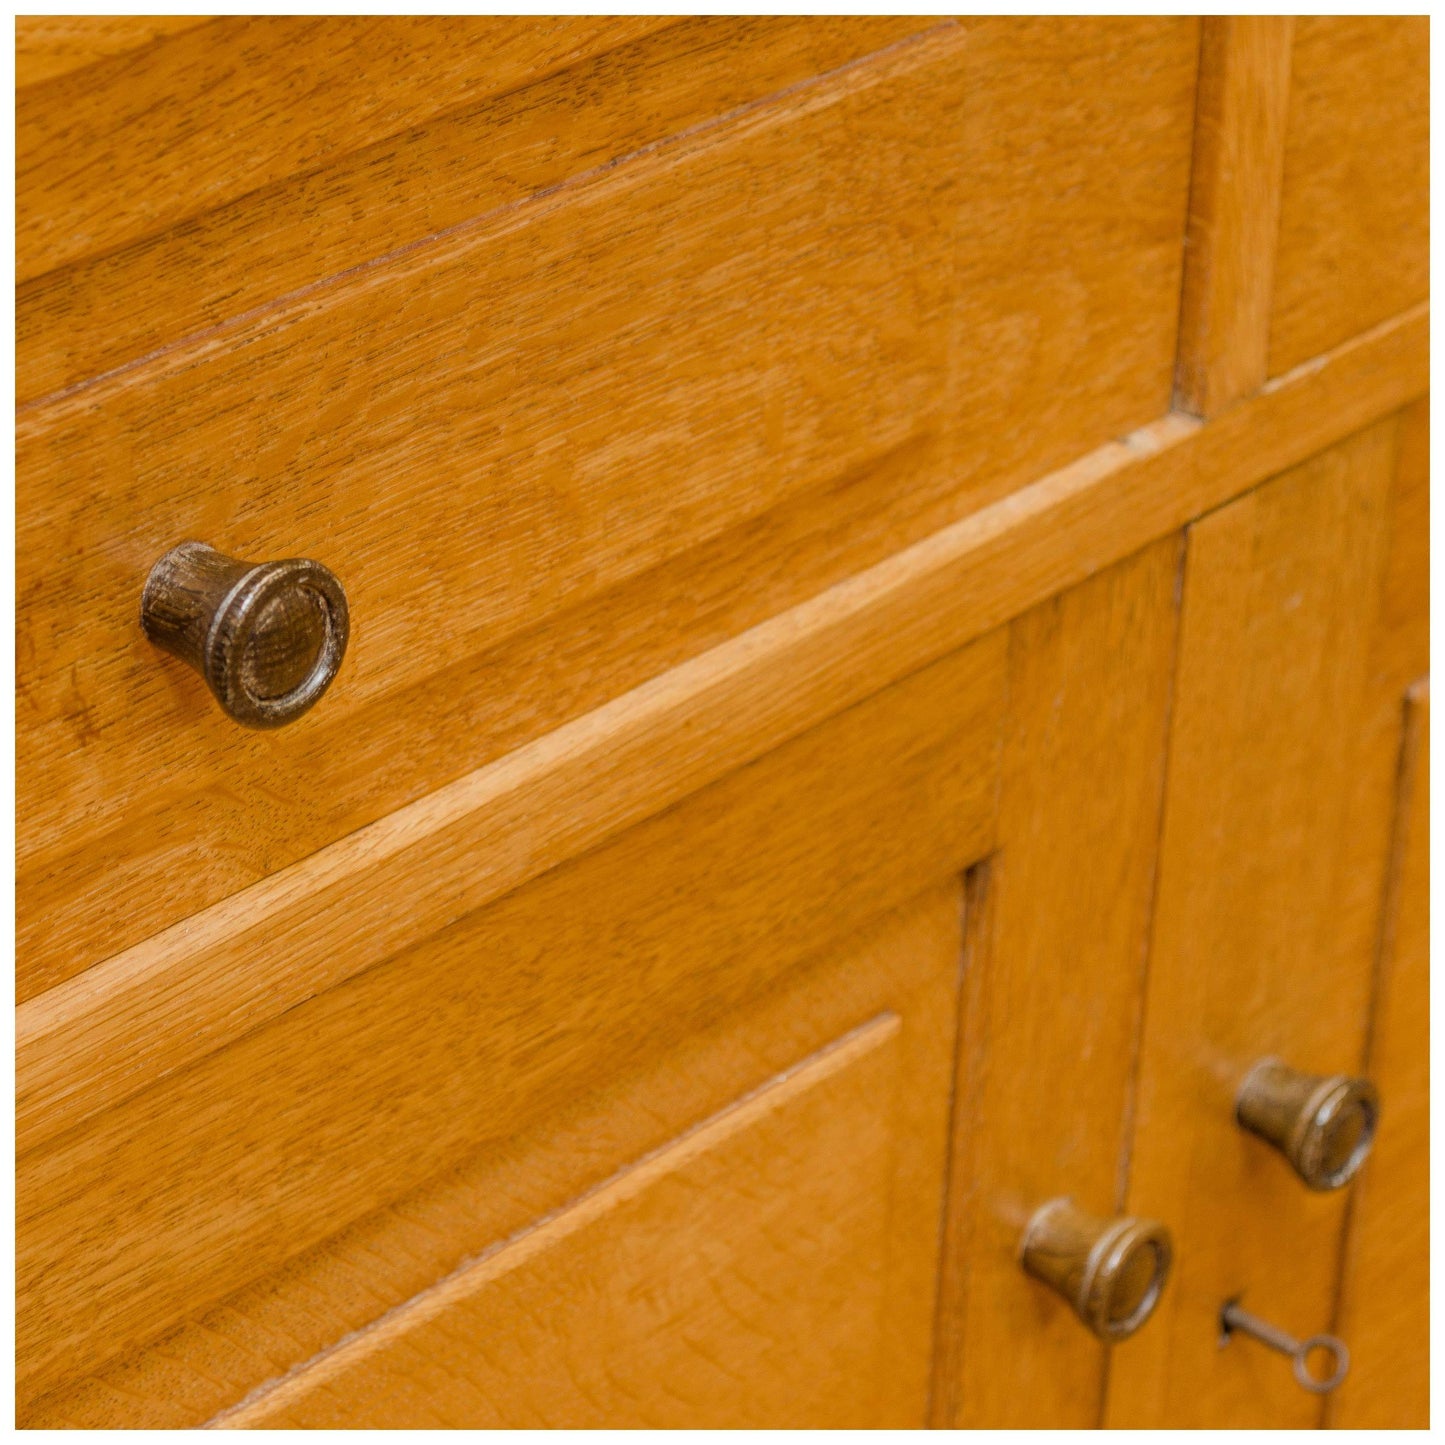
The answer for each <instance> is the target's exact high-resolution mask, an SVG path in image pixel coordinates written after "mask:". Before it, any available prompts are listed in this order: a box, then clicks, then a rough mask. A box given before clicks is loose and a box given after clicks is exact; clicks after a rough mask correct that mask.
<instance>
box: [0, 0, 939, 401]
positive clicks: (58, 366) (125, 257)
mask: <svg viewBox="0 0 1445 1445" xmlns="http://www.w3.org/2000/svg"><path fill="white" fill-rule="evenodd" d="M370 23H372V24H377V23H384V22H377V21H375V20H373V21H372V22H370ZM431 23H432V25H434V26H435V25H438V24H440V25H446V24H448V23H451V24H453V25H455V24H456V23H458V22H456V21H452V22H447V21H432V22H431ZM460 23H461V24H462V25H465V24H466V23H467V22H465V21H462V22H460ZM513 23H514V24H516V22H513ZM565 23H566V24H567V25H569V26H574V27H575V26H576V24H577V23H578V22H576V21H567V22H565ZM612 28H613V29H614V30H616V29H617V28H618V27H617V22H613V27H612ZM633 28H642V29H646V25H645V23H644V22H635V23H634V24H633ZM927 28H928V22H926V21H918V20H907V19H903V18H901V17H900V18H889V17H881V16H880V17H859V18H845V17H834V18H832V19H819V18H816V17H782V18H777V17H752V18H720V17H709V16H702V17H696V18H693V19H689V20H684V21H682V22H679V23H674V24H671V25H668V26H665V27H664V28H663V29H661V30H658V29H651V30H648V32H647V33H645V34H641V35H639V36H637V38H635V39H633V40H631V41H630V42H629V43H626V44H615V45H613V44H611V42H612V41H613V40H617V39H619V36H618V35H616V34H612V35H609V36H607V41H608V46H607V47H604V48H603V50H602V51H601V53H600V54H591V53H583V54H581V55H580V56H579V57H578V58H577V60H576V63H574V64H568V65H566V66H565V67H564V68H562V69H560V70H555V71H552V73H546V72H547V71H548V67H545V66H544V67H543V71H544V73H543V74H542V75H541V76H539V77H527V78H526V83H523V84H520V85H516V86H508V85H504V86H503V87H502V89H501V91H500V92H499V93H495V94H487V95H486V96H485V98H482V99H480V101H479V103H473V104H469V105H466V106H463V107H460V108H456V109H452V110H449V111H447V112H446V113H445V114H442V115H438V116H436V117H435V118H433V119H430V120H427V121H426V122H425V123H423V124H420V125H415V126H413V127H411V128H410V129H408V130H407V131H405V132H403V133H402V134H400V135H391V136H386V137H384V138H382V139H379V140H377V141H376V142H375V143H374V144H372V145H369V146H364V147H362V148H360V149H357V150H355V151H351V152H349V153H348V154H345V155H340V156H333V157H330V158H329V159H328V161H327V163H326V164H324V165H320V166H317V167H314V168H311V169H308V170H303V171H302V172H300V173H299V174H296V175H287V176H285V177H284V178H282V179H278V180H276V181H275V182H274V183H272V184H270V185H266V186H261V187H258V188H256V189H253V190H249V191H247V192H245V193H244V194H242V195H238V196H236V197H235V198H234V199H232V200H229V201H227V202H226V203H225V204H220V205H216V206H214V207H211V208H205V207H204V206H203V208H202V210H201V212H200V213H199V214H194V215H188V216H186V218H185V219H184V220H183V221H181V222H179V223H178V224H176V225H173V226H169V227H167V228H165V229H162V230H160V231H158V232H148V233H146V234H145V235H143V236H141V237H140V238H138V239H136V240H134V241H133V242H131V243H130V244H128V245H124V246H121V247H119V248H113V249H109V250H103V251H102V252H101V253H100V254H98V255H95V256H92V257H88V258H86V259H84V260H80V261H75V262H72V263H70V264H68V265H65V266H62V267H60V268H58V269H56V270H53V271H50V272H48V273H46V275H44V276H42V277H37V278H35V279H34V280H33V281H30V282H27V283H25V284H24V285H22V286H21V287H20V288H19V292H18V294H17V298H16V316H17V319H16V369H17V372H18V378H17V393H16V394H17V397H18V399H19V400H20V401H21V402H22V403H23V402H32V401H36V400H37V399H40V398H42V397H44V396H46V395H47V394H49V393H53V392H55V391H57V390H59V389H61V388H65V387H70V386H75V385H78V384H80V383H83V382H84V381H86V380H87V379H90V378H94V377H95V376H97V375H100V374H102V373H105V372H108V371H111V370H114V369H115V368H117V367H121V366H125V365H129V364H131V363H134V362H136V361H137V359H138V358H141V357H144V356H147V355H149V354H150V353H151V352H153V351H155V350H157V349H159V348H160V347H162V346H167V345H173V344H175V343H177V342H178V341H180V340H182V339H183V338H186V337H191V336H194V335H195V334H196V333H197V332H199V331H203V330H205V329H207V328H209V327H213V326H216V325H219V324H221V323H223V322H225V321H227V320H228V319H230V318H233V317H236V316H240V315H243V314H244V313H246V312H248V311H252V310H254V309H255V308H257V307H260V306H263V305H265V304H266V303H268V302H271V301H274V300H275V299H276V298H278V297H282V296H287V295H290V294H291V293H293V292H295V291H297V290H299V289H301V288H302V287H304V286H308V285H311V284H313V283H315V282H318V281H322V280H325V279H326V278H328V277H332V276H335V275H337V274H338V273H339V272H342V271H345V270H347V269H349V268H351V267H354V266H361V265H376V264H385V259H384V258H387V257H389V256H392V255H394V254H395V253H396V252H398V251H400V250H403V249H404V248H406V247H408V246H413V245H417V244H425V243H426V242H427V241H428V240H429V238H434V237H436V236H437V235H438V233H440V232H444V231H448V230H450V229H451V228H453V227H455V226H459V225H464V224H469V223H475V222H476V221H477V220H478V218H480V217H482V216H485V215H487V214H489V213H492V212H495V211H497V210H498V209H499V208H501V207H504V206H510V205H516V204H518V203H520V202H523V201H526V200H527V199H528V198H530V197H533V196H535V195H537V194H538V193H539V192H542V191H546V190H548V189H550V188H552V187H554V186H558V185H564V184H567V183H569V182H572V181H575V179H576V178H577V177H579V176H585V175H587V174H588V173H590V172H594V171H597V170H599V169H601V168H606V167H610V166H615V165H617V164H619V163H621V162H623V161H624V160H625V159H626V158H627V157H629V156H632V155H635V154H636V153H637V152H638V151H640V150H643V149H645V148H646V147H648V146H651V145H657V144H659V143H661V142H663V141H666V140H668V139H669V138H671V137H674V136H676V135H677V134H678V133H679V132H681V131H685V130H690V129H692V128H694V127H696V126H701V125H708V124H715V123H716V121H717V119H718V117H721V116H725V115H727V114H728V113H729V112H731V111H733V110H736V109H737V108H739V107H741V106H745V105H754V104H757V103H759V102H760V101H762V100H764V99H766V98H767V97H768V96H770V95H773V94H775V93H776V92H777V91H779V90H781V89H785V88H787V87H788V86H791V85H797V84H800V83H802V82H805V81H807V80H809V79H811V78H813V77H815V76H818V75H821V74H825V73H827V72H828V71H830V70H835V69H837V68H839V67H840V66H844V65H847V64H850V63H856V62H857V61H858V60H859V59H860V58H861V57H863V56H866V55H868V54H870V53H872V52H873V51H876V50H878V49H880V48H882V47H884V46H886V45H888V44H890V43H893V42H896V41H898V40H901V39H903V38H905V37H907V36H908V35H910V34H913V33H916V32H918V31H921V30H924V29H927ZM599 39H600V37H599ZM609 47H610V48H609ZM378 258H383V259H382V260H380V261H378Z"/></svg>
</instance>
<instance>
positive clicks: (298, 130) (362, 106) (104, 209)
mask: <svg viewBox="0 0 1445 1445" xmlns="http://www.w3.org/2000/svg"><path fill="white" fill-rule="evenodd" d="M91 23H92V24H94V22H93V21H92V22H91ZM131 23H132V24H133V25H134V24H136V22H134V21H132V22H131ZM146 23H148V22H146ZM665 24H667V21H666V19H665V18H663V17H660V16H639V17H626V16H620V17H595V18H594V17H588V16H576V17H572V16H564V17H545V18H544V17H539V18H538V19H536V20H533V21H530V22H525V23H521V24H519V23H518V22H517V20H516V19H515V18H508V17H499V16H467V17H457V18H453V19H451V20H438V19H436V18H427V17H416V16H383V17H375V16H326V17H322V16H299V15H290V16H278V15H272V16H243V15H238V16H227V17H224V18H222V19H220V20H217V21H215V22H213V23H212V24H210V25H205V26H200V27H197V28H192V29H186V30H184V31H181V32H180V33H173V34H171V35H169V36H168V37H167V38H166V39H165V40H164V41H163V42H162V43H160V44H156V45H152V46H149V47H146V48H145V49H144V50H142V51H139V52H132V53H131V54H127V55H120V56H116V57H114V58H112V59H111V60H109V61H108V62H105V63H103V64H102V65H100V66H91V67H87V69H86V70H85V71H83V72H81V71H76V72H74V73H72V74H70V75H69V76H64V77H60V78H58V79H57V80H55V81H53V82H52V83H50V84H49V85H46V86H44V87H42V88H37V89H33V90H31V89H27V90H25V91H23V92H21V94H20V95H19V96H18V97H17V102H16V114H15V170H16V185H17V201H18V204H17V207H16V228H15V254H16V279H17V280H21V281H23V280H28V279H30V278H31V277H34V276H39V275H42V274H43V273H44V272H46V271H49V270H51V269H52V268H54V267H56V266H60V265H63V264H64V263H66V262H68V261H74V260H77V259H80V258H81V257H84V256H89V255H94V254H95V253H96V252H98V251H102V250H113V249H115V248H116V247H117V246H120V245H123V244H125V243H126V242H127V241H134V240H136V239H138V238H140V237H142V236H147V235H152V234H154V233H155V232H157V231H159V230H162V229H164V228H165V227H166V226H168V225H175V224H176V223H178V222H180V221H184V220H185V219H186V218H188V217H190V216H193V215H195V214H196V213H197V211H198V210H203V209H205V208H207V207H211V206H216V205H220V204H223V203H224V202H226V201H228V200H231V199H234V198H235V197H237V196H241V195H244V194H245V193H247V192H248V191H252V190H255V189H257V188H258V187H261V186H265V185H267V184H270V183H273V182H275V181H278V180H280V179H283V178H284V177H286V176H290V175H294V174H295V173H296V172H297V171H300V170H305V169H310V168H314V167H316V166H319V165H321V164H323V163H325V162H326V161H327V160H328V159H334V158H336V157H338V156H342V155H346V154H348V153H349V152H351V151H353V150H357V149H360V148H361V147H363V146H365V145H368V144H370V143H371V142H373V141H377V140H380V139H382V138H383V137H385V136H390V135H396V134H397V133H398V132H402V131H405V130H406V129H408V128H409V127H411V126H415V125H417V124H419V123H421V122H423V121H426V120H428V119H430V118H431V117H432V116H434V115H436V114H438V113H439V112H441V111H445V110H448V109H450V108H452V107H454V106H459V105H465V104H466V103H467V102H468V101H472V102H475V101H477V100H479V99H481V98H482V97H484V96H487V95H494V94H497V93H498V92H499V91H501V90H505V89H509V88H511V87H512V86H515V85H518V84H521V83H524V82H526V81H527V80H531V79H535V78H536V77H538V76H539V75H545V74H547V73H548V72H549V71H551V70H556V69H560V68H562V67H563V66H566V65H568V64H571V63H574V62H575V61H577V60H579V59H581V58H583V57H585V56H588V55H593V54H597V53H598V52H600V51H602V50H605V49H607V48H609V47H610V46H613V45H617V44H621V43H623V42H624V41H627V40H630V39H632V38H634V37H636V36H637V35H639V34H645V33H647V32H648V31H651V30H656V29H658V28H660V27H661V26H663V25H665Z"/></svg>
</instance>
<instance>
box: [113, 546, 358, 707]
mask: <svg viewBox="0 0 1445 1445" xmlns="http://www.w3.org/2000/svg"><path fill="white" fill-rule="evenodd" d="M141 626H142V627H143V628H144V629H145V633H146V636H147V637H149V638H150V640H151V641H152V642H154V643H155V644H156V646H157V647H163V648H165V650H166V651H167V652H170V653H174V654H175V656H177V657H179V658H180V659H181V660H182V661H183V662H187V663H189V664H190V665H191V666H192V667H194V668H195V669H196V671H197V672H199V673H200V674H201V676H202V677H204V678H205V679H206V683H207V685H208V686H209V687H210V689H211V691H212V692H213V693H214V694H215V695H216V700H217V701H218V702H219V703H220V704H221V706H222V708H224V709H225V711H226V712H227V713H228V714H229V715H230V716H231V717H233V718H234V719H235V720H236V721H237V722H238V723H244V724H245V725H246V726H247V727H252V728H275V727H280V726H281V725H282V724H283V723H288V722H290V721H291V720H292V719H293V718H298V717H300V716H301V714H302V713H304V712H305V711H306V710H307V709H308V708H309V707H311V706H312V704H313V703H315V702H316V700H317V699H318V698H319V697H320V696H321V694H322V693H323V692H325V691H326V689H327V687H328V686H330V683H331V679H332V678H333V677H335V676H336V670H337V668H339V667H340V666H341V659H342V658H343V657H344V656H345V654H346V638H347V631H348V626H349V619H348V616H347V609H346V593H345V592H343V591H342V589H341V583H340V582H338V581H337V580H336V578H335V576H334V575H333V574H332V573H331V572H330V571H328V570H327V569H326V568H325V567H323V566H322V565H321V564H320V563H319V562H309V561H306V560H305V559H303V558H292V559H290V560H288V561H285V562H242V561H238V560H237V559H236V558H234V557H226V556H223V555H222V554H221V553H220V552H217V551H216V550H215V548H213V547H208V546H206V544H205V543H204V542H182V543H181V545H180V546H179V547H173V548H172V549H171V550H170V551H169V552H167V553H166V555H165V556H164V557H162V558H161V559H160V561H159V562H157V563H156V564H155V566H154V567H152V568H151V572H150V576H149V577H147V578H146V585H145V590H144V592H143V593H142V594H141Z"/></svg>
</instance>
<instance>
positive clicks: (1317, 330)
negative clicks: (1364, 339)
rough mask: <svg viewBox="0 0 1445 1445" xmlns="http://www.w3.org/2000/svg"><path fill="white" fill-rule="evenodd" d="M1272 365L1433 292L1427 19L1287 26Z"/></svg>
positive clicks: (1283, 364)
mask: <svg viewBox="0 0 1445 1445" xmlns="http://www.w3.org/2000/svg"><path fill="white" fill-rule="evenodd" d="M1292 75H1293V79H1292V83H1291V96H1290V119H1289V130H1288V133H1287V136H1286V140H1285V169H1284V191H1283V195H1282V198H1281V202H1280V222H1279V250H1278V253H1277V255H1276V258H1275V264H1274V272H1275V282H1274V309H1273V315H1272V318H1271V322H1270V345H1269V369H1270V375H1272V376H1278V375H1279V374H1280V373H1282V372H1285V371H1288V370H1289V369H1290V368H1291V367H1294V366H1298V365H1299V364H1300V363H1302V362H1304V361H1306V360H1307V359H1308V358H1310V357H1312V356H1317V355H1319V354H1320V353H1321V352H1324V351H1328V350H1329V349H1330V348H1331V347H1332V346H1337V345H1338V344H1339V343H1340V342H1341V341H1343V340H1344V339H1345V338H1346V337H1349V336H1353V335H1355V334H1356V333H1357V332H1360V331H1364V330H1365V329H1366V328H1367V327H1370V326H1373V325H1375V323H1376V322H1378V321H1380V320H1381V319H1382V318H1384V317H1386V316H1392V315H1394V314H1395V313H1396V312H1399V311H1403V310H1405V309H1406V308H1407V307H1409V306H1413V305H1414V304H1415V303H1416V302H1418V301H1421V300H1423V299H1424V298H1425V297H1426V296H1427V295H1428V294H1429V286H1430V275H1429V265H1430V231H1429V225H1430V217H1429V186H1430V22H1429V19H1428V17H1426V16H1423V15H1416V16H1345V15H1331V16H1312V17H1308V18H1305V17H1302V18H1301V19H1300V20H1298V21H1297V22H1296V25H1295V41H1294V58H1293V63H1292Z"/></svg>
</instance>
